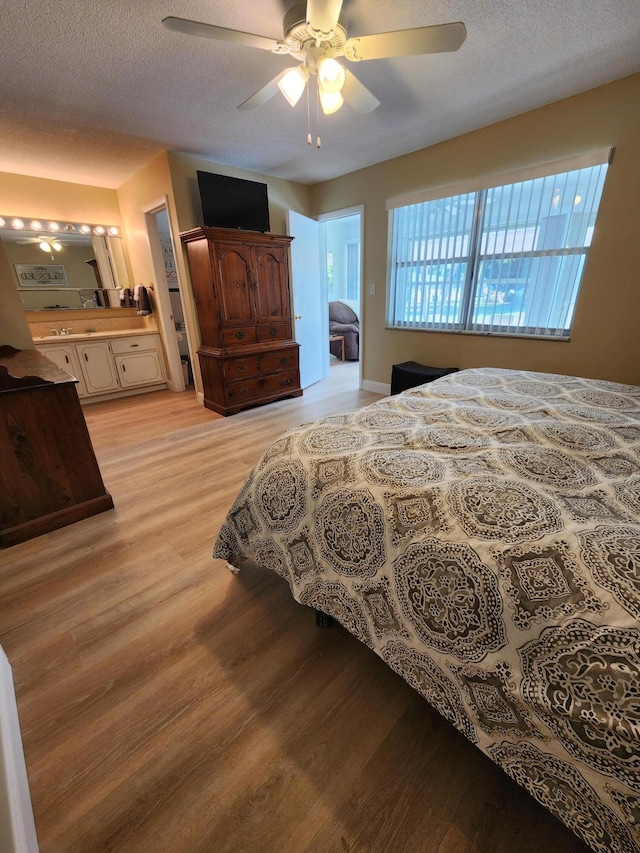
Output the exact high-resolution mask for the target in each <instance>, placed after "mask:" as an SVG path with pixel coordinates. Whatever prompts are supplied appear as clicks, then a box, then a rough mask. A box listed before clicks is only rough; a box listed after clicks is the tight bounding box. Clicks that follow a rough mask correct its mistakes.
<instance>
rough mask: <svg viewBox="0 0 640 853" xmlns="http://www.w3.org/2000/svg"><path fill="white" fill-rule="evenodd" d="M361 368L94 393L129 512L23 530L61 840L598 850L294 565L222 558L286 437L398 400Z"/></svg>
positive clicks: (207, 851) (64, 843) (42, 758)
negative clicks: (238, 389)
mask: <svg viewBox="0 0 640 853" xmlns="http://www.w3.org/2000/svg"><path fill="white" fill-rule="evenodd" d="M355 371H357V366H356V365H351V364H345V365H342V364H336V365H335V366H334V367H332V370H331V376H330V378H329V379H328V380H326V381H325V382H323V383H320V384H318V385H316V386H314V387H312V388H311V389H308V391H306V392H305V394H304V396H303V397H302V398H299V399H297V400H286V401H281V402H278V403H275V404H272V405H270V406H265V407H261V408H257V409H254V410H251V411H246V412H242V413H240V414H238V415H235V416H233V417H230V418H220V417H218V416H217V415H214V414H213V413H211V412H209V411H207V410H205V409H202V408H201V407H199V406H198V405H197V403H196V401H195V398H194V396H193V395H192V394H190V393H188V392H187V393H185V394H172V393H170V392H167V391H162V392H156V393H153V394H146V395H141V396H137V397H131V398H128V399H125V400H120V401H115V402H108V403H100V404H96V405H94V406H89V407H86V408H85V416H86V420H87V423H88V425H89V430H90V433H91V436H92V439H93V442H94V446H95V449H96V455H97V458H98V462H99V464H100V467H101V470H102V474H103V477H104V480H105V483H106V485H107V488H108V489H109V491H110V492H111V494H112V496H113V498H114V501H115V509H114V510H113V511H111V512H107V513H103V514H102V515H99V516H96V517H94V518H91V519H87V520H85V521H81V522H79V523H77V524H75V525H72V526H70V527H67V528H64V529H62V530H58V531H56V532H54V533H51V534H48V535H46V536H42V537H39V538H38V539H35V540H32V541H30V542H25V543H23V544H21V545H17V546H14V547H13V548H10V549H6V550H5V551H0V645H2V647H3V648H4V649H5V652H6V653H7V656H8V657H9V660H10V662H11V664H12V667H13V673H14V679H15V682H16V691H17V698H18V709H19V715H20V720H21V725H22V732H23V741H24V749H25V757H26V763H27V768H28V773H29V780H30V786H31V794H32V800H33V807H34V813H35V819H36V826H37V831H38V836H39V841H40V846H41V850H42V853H106V851H118V853H125V851H126V853H147V851H148V853H227V851H228V853H232V852H233V853H276V851H277V853H311V851H314V853H356V851H357V853H368V852H369V851H376V853H497V851H503V853H512V851H519V853H534V851H535V853H545V851H554V853H569V851H571V852H572V853H578V851H580V853H583V851H584V850H585V849H586V848H584V846H583V845H582V844H581V843H580V842H579V841H578V840H577V839H575V838H574V837H573V836H572V835H571V834H570V833H569V831H568V830H566V829H565V828H564V827H563V826H561V825H560V824H559V823H558V822H557V821H556V820H555V819H554V818H553V817H551V816H550V815H549V814H547V813H546V812H545V811H544V810H543V809H542V808H540V807H539V806H538V805H537V804H536V803H535V802H534V801H533V800H532V799H531V798H530V797H529V796H528V795H527V794H526V793H525V792H524V791H522V790H521V789H520V788H518V787H517V786H516V785H515V784H514V783H513V782H511V780H510V779H508V778H507V777H506V776H505V775H504V774H503V773H502V771H501V770H499V769H498V768H497V767H495V766H494V765H493V764H492V763H491V762H490V761H489V759H487V758H486V757H484V756H483V755H481V754H480V753H479V752H478V751H477V750H476V749H475V747H473V746H472V745H471V744H469V743H467V741H466V740H465V739H464V738H463V737H462V735H460V734H459V733H458V732H457V731H455V730H454V729H453V728H452V727H451V726H450V725H449V724H448V723H447V722H445V721H444V720H443V719H442V718H441V717H440V716H439V715H438V714H437V713H436V712H435V711H433V710H432V709H431V708H430V707H429V706H428V705H427V703H426V702H424V701H423V700H422V699H421V698H420V697H419V696H418V695H417V694H416V693H415V692H414V691H413V690H412V689H411V688H410V687H409V686H408V685H406V684H405V683H404V682H403V681H402V680H401V679H400V678H399V677H398V676H396V675H395V674H394V673H393V672H391V670H390V669H389V668H388V667H387V666H386V665H385V664H384V663H382V661H380V660H379V659H378V658H377V657H376V656H375V655H374V654H373V653H372V652H371V651H370V650H368V649H367V648H365V647H364V646H363V645H361V644H360V643H359V642H358V641H357V640H355V639H354V638H352V637H351V636H350V635H349V634H348V633H347V632H346V631H344V630H343V629H342V628H341V627H340V626H337V625H336V626H334V627H332V628H330V629H318V628H316V627H315V623H314V618H313V614H312V613H311V611H309V610H307V609H306V608H304V607H301V606H300V605H298V604H296V603H295V602H294V601H293V599H292V598H291V596H290V594H289V591H288V587H287V585H286V584H285V583H284V581H282V580H281V579H280V578H279V577H277V576H276V575H274V574H271V573H267V572H261V571H258V570H257V569H255V568H253V569H252V568H250V567H249V568H246V569H244V570H243V571H242V572H241V574H240V575H238V576H235V575H232V574H231V573H230V572H229V571H228V570H227V569H226V568H225V566H224V564H222V563H221V562H219V561H213V560H212V558H211V549H212V546H213V541H214V538H215V534H216V532H217V529H218V527H219V525H220V523H221V521H222V519H223V518H224V515H225V514H226V511H227V510H228V508H229V506H230V504H231V502H232V501H233V498H234V497H235V495H236V493H237V492H238V490H239V488H240V486H241V485H242V482H243V480H244V478H245V477H246V475H247V474H248V472H249V470H250V468H251V466H252V465H253V464H254V463H255V462H256V461H257V459H258V457H259V456H260V454H261V453H262V451H263V450H264V449H265V448H266V446H267V445H268V443H269V442H270V441H271V440H272V439H274V438H275V437H277V436H278V435H280V433H281V432H282V431H283V430H285V429H286V428H288V427H289V426H293V425H295V424H297V423H301V422H303V421H309V420H312V419H315V418H317V417H320V416H322V415H323V414H330V413H335V412H338V411H346V410H348V409H352V408H356V407H358V406H362V405H366V404H367V403H369V402H372V401H373V400H375V399H377V396H376V395H374V394H370V393H365V392H358V391H355V390H354V388H355V384H356V382H357V374H356V373H355Z"/></svg>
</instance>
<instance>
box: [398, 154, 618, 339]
mask: <svg viewBox="0 0 640 853" xmlns="http://www.w3.org/2000/svg"><path fill="white" fill-rule="evenodd" d="M608 154H609V152H608V151H607V152H606V155H603V154H602V152H598V155H597V157H595V159H598V160H602V162H599V163H596V164H589V165H586V166H584V165H581V167H580V168H574V169H571V170H569V171H563V172H554V173H553V174H544V175H542V176H539V177H528V176H527V179H526V180H519V181H517V182H515V183H501V184H500V185H499V186H486V187H481V188H478V189H476V188H474V189H473V191H471V192H463V193H459V194H456V195H449V196H447V197H445V198H432V199H426V200H424V201H422V200H419V201H416V203H411V204H397V205H396V204H394V203H393V202H392V203H390V205H389V206H390V207H392V217H393V218H392V224H391V227H392V241H391V246H392V248H391V259H390V272H389V284H390V287H389V294H390V299H389V325H390V326H394V327H400V328H417V329H434V330H451V331H469V332H480V333H485V334H486V333H494V334H508V335H530V336H531V335H533V336H552V337H561V338H566V337H568V335H569V333H570V330H571V322H572V319H573V314H574V310H575V305H576V300H577V297H578V291H579V288H580V282H581V279H582V273H583V271H584V266H585V262H586V258H587V253H588V250H589V246H590V245H591V238H592V236H593V229H594V224H595V220H596V215H597V212H598V205H599V203H600V198H601V195H602V188H603V185H604V179H605V175H606V170H607V159H608ZM556 166H557V164H556ZM412 200H413V199H412ZM401 201H402V200H399V202H401Z"/></svg>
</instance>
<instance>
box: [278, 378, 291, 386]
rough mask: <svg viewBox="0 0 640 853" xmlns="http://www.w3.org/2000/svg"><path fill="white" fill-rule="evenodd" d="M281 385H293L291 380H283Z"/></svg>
mask: <svg viewBox="0 0 640 853" xmlns="http://www.w3.org/2000/svg"><path fill="white" fill-rule="evenodd" d="M280 384H281V385H291V380H290V379H283V380H282V382H281V383H280Z"/></svg>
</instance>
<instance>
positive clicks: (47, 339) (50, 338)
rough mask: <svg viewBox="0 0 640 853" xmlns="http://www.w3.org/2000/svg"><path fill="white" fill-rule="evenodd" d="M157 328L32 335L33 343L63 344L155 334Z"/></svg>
mask: <svg viewBox="0 0 640 853" xmlns="http://www.w3.org/2000/svg"><path fill="white" fill-rule="evenodd" d="M157 334H159V332H158V330H157V329H117V330H115V331H110V332H72V333H71V334H69V335H42V336H41V337H34V338H33V342H34V344H41V343H42V344H50V343H57V344H63V343H65V342H67V341H71V342H73V341H87V340H92V339H94V338H98V339H100V338H102V339H105V338H106V339H107V340H110V339H111V338H130V337H133V336H134V335H157Z"/></svg>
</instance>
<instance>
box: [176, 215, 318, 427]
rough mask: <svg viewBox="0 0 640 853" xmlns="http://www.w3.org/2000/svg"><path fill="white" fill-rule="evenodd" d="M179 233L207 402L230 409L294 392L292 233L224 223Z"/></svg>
mask: <svg viewBox="0 0 640 853" xmlns="http://www.w3.org/2000/svg"><path fill="white" fill-rule="evenodd" d="M180 236H181V239H182V242H183V244H184V245H185V247H186V250H187V256H188V259H189V271H190V273H191V282H192V285H193V293H194V296H195V301H196V307H197V312H198V324H199V327H200V336H201V339H202V345H201V347H200V349H199V350H198V359H199V362H200V371H201V373H202V382H203V387H204V403H205V406H207V408H209V409H212V410H213V411H214V412H218V413H219V414H221V415H233V414H235V413H236V412H239V411H240V410H241V409H245V408H248V407H249V406H255V405H258V404H259V403H271V402H273V401H274V400H279V399H281V398H283V397H292V396H295V397H298V396H300V394H302V390H301V388H300V372H299V368H298V348H299V345H298V344H297V343H296V342H295V341H294V339H293V334H292V324H291V297H290V291H289V255H288V248H289V243H290V242H291V240H292V239H293V238H292V237H284V236H278V235H274V234H261V233H259V232H256V231H237V230H230V229H225V228H195V229H193V230H192V231H187V232H186V233H184V234H181V235H180Z"/></svg>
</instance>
